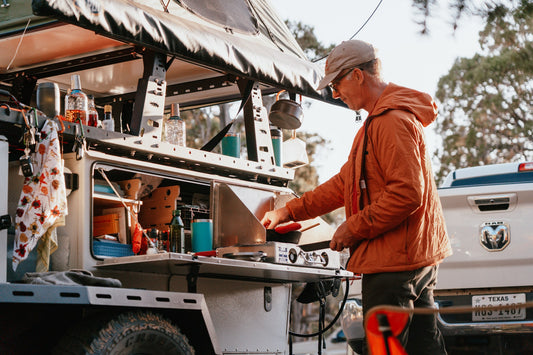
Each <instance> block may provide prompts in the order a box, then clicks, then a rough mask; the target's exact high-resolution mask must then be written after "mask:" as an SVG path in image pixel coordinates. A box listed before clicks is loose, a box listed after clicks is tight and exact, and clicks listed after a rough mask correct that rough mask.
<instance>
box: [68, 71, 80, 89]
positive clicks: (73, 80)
mask: <svg viewBox="0 0 533 355" xmlns="http://www.w3.org/2000/svg"><path fill="white" fill-rule="evenodd" d="M70 87H71V88H72V90H81V79H80V76H79V75H78V74H73V75H71V77H70Z"/></svg>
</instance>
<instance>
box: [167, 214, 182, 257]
mask: <svg viewBox="0 0 533 355" xmlns="http://www.w3.org/2000/svg"><path fill="white" fill-rule="evenodd" d="M169 240H170V252H171V253H185V225H184V224H183V220H182V219H181V210H179V209H178V210H174V211H172V220H171V221H170V230H169Z"/></svg>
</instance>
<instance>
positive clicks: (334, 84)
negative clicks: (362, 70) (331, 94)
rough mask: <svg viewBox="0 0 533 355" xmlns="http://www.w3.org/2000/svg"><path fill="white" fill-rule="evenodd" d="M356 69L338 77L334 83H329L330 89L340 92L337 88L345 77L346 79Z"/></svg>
mask: <svg viewBox="0 0 533 355" xmlns="http://www.w3.org/2000/svg"><path fill="white" fill-rule="evenodd" d="M354 69H355V68H351V69H348V71H347V72H346V73H344V74H341V75H339V76H338V77H336V78H335V79H333V81H332V82H331V83H329V87H330V88H331V90H333V91H338V90H337V86H338V85H339V84H340V82H341V80H342V79H344V77H346V76H347V75H348V74H350V73H351V72H352V71H353V70H354Z"/></svg>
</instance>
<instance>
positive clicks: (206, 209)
mask: <svg viewBox="0 0 533 355" xmlns="http://www.w3.org/2000/svg"><path fill="white" fill-rule="evenodd" d="M0 48H1V50H0V90H1V91H0V191H1V194H0V216H1V231H0V261H1V262H0V334H1V335H0V353H2V354H30V353H32V354H36V353H39V354H47V353H55V354H65V353H85V354H133V353H143V354H193V353H195V354H201V355H204V354H289V353H290V352H291V346H290V336H289V333H290V329H289V328H290V327H289V322H290V305H291V289H292V288H291V286H292V285H293V284H294V283H308V284H313V283H322V282H327V283H328V285H336V286H331V291H332V292H335V287H337V289H338V285H339V284H340V280H342V279H345V278H349V277H352V276H353V275H352V274H351V273H350V272H347V271H346V270H344V268H343V265H342V262H341V255H340V254H339V253H337V252H333V251H331V250H330V249H329V248H327V247H324V246H322V247H321V248H319V249H316V248H313V245H316V244H317V243H319V242H323V241H327V240H329V239H330V238H331V236H332V228H331V227H330V226H329V225H328V224H327V223H325V222H324V221H323V220H322V219H321V218H316V219H314V220H311V221H305V222H302V224H301V225H302V226H301V227H302V229H305V227H311V226H314V227H313V228H311V229H308V230H306V231H302V232H299V231H297V232H298V233H299V240H296V241H295V242H292V243H289V242H285V241H284V239H283V237H282V238H281V240H282V241H281V242H280V241H279V240H278V241H272V239H269V233H267V232H269V231H267V230H265V228H264V227H263V226H262V225H261V223H260V219H261V217H262V215H263V214H264V213H265V212H266V211H268V210H271V209H273V208H275V207H277V206H280V205H281V204H283V203H284V202H286V201H287V200H288V199H291V198H294V197H295V194H294V192H293V191H291V190H290V189H289V188H288V183H289V182H290V181H291V180H292V179H293V178H294V166H297V165H299V164H298V162H297V161H296V162H294V161H286V162H283V161H281V159H279V158H277V153H278V152H277V151H276V145H275V144H273V142H272V138H273V137H272V135H271V132H270V130H271V129H272V128H275V129H290V130H294V129H296V128H298V127H299V124H300V121H299V119H300V118H301V112H299V111H298V110H297V109H298V108H300V109H301V107H298V105H297V104H296V102H297V101H296V100H295V99H296V96H297V95H302V96H306V97H311V98H314V99H318V100H322V101H325V102H329V103H332V104H338V103H337V102H336V101H337V100H334V99H332V97H331V92H330V91H329V89H326V90H323V91H320V92H318V91H316V90H315V89H314V88H315V87H316V86H317V84H318V81H319V80H320V78H321V76H322V74H321V72H322V71H321V70H320V69H319V68H318V67H317V66H316V65H315V64H313V63H311V62H309V61H308V60H307V59H306V58H305V55H304V54H303V52H302V50H301V48H300V47H299V46H298V45H297V43H296V41H295V40H294V38H293V37H292V36H291V34H290V31H289V30H288V29H287V27H286V26H285V24H284V23H283V21H282V20H281V19H280V18H279V17H278V16H277V15H276V14H275V13H274V12H273V10H272V8H271V7H270V5H269V3H268V2H267V1H265V0H240V1H239V0H238V1H231V2H228V1H223V0H222V1H213V0H209V1H197V0H196V1H192V0H171V1H159V0H143V1H141V0H53V1H52V0H34V1H29V0H4V1H3V6H2V7H1V8H0ZM72 83H73V84H74V85H73V84H72ZM80 83H81V87H80V86H79V85H80ZM80 89H81V91H82V92H83V93H84V94H86V95H87V96H89V95H90V96H92V98H93V100H94V103H95V106H96V111H97V113H98V115H99V116H100V118H102V117H103V116H104V115H105V112H104V109H105V111H109V109H111V112H112V117H113V118H114V122H113V121H110V120H109V121H107V122H106V125H105V126H104V128H107V129H104V128H102V127H100V124H99V123H98V122H95V121H91V116H90V112H89V111H88V109H89V107H87V108H85V107H86V106H83V100H84V99H83V100H82V99H80V100H81V101H76V100H78V99H74V98H73V97H74V96H75V95H77V94H78V93H79V91H80ZM283 90H284V91H285V94H284V95H287V96H288V97H289V99H286V100H285V99H280V100H278V102H280V101H282V100H284V101H285V104H286V105H281V104H279V105H278V106H277V110H276V111H275V112H272V111H274V110H271V112H268V111H267V109H266V107H265V105H264V103H263V97H264V96H265V95H270V94H276V93H279V92H280V91H283ZM65 96H67V99H65ZM71 98H72V100H74V101H70V99H71ZM79 102H82V104H81V105H82V106H79V107H78V106H76V105H77V104H78V103H79ZM229 102H236V103H239V102H241V108H242V110H241V112H242V115H243V121H244V128H245V148H243V149H242V153H240V154H237V156H232V155H228V154H221V153H217V152H214V151H213V149H214V147H216V146H217V145H219V144H220V141H221V140H223V139H224V138H223V137H224V136H225V135H226V133H227V132H228V130H229V129H230V127H231V125H232V124H233V123H234V120H228V121H227V122H225V123H223V124H221V127H220V131H219V132H220V133H218V134H216V135H213V137H210V138H211V139H210V140H209V141H208V142H207V143H206V144H205V145H204V146H203V147H202V148H201V149H194V148H190V147H187V146H186V145H185V146H184V145H176V144H171V143H169V142H168V137H165V134H164V132H165V127H166V126H165V124H168V123H167V116H168V114H169V112H170V111H171V106H173V105H174V107H176V106H175V105H176V104H179V108H180V109H181V112H182V113H184V112H186V111H188V110H192V109H196V108H202V107H218V105H221V104H224V103H229ZM74 103H75V104H74ZM174 113H175V112H174ZM106 118H109V117H106ZM233 118H235V117H233ZM110 122H111V123H110ZM187 124H188V125H190V126H189V127H194V126H195V125H196V124H197V123H195V122H188V123H187ZM191 132H192V130H191ZM174 210H179V211H181V212H180V213H181V218H182V224H179V223H178V226H177V227H170V226H169V223H170V221H171V219H172V215H173V211H174ZM202 222H204V223H206V225H207V228H206V229H203V230H201V231H200V232H197V231H198V230H200V223H202ZM204 226H205V225H204ZM172 228H175V229H172ZM196 228H198V229H196ZM169 229H171V230H172V232H168V230H169ZM175 231H179V232H180V233H179V234H176V235H177V236H178V238H177V239H176V238H175V234H174V232H175ZM181 232H182V233H181ZM274 239H275V238H274ZM197 241H202V243H205V242H206V241H207V243H208V245H209V247H208V248H207V249H205V244H197ZM199 245H203V247H204V249H199V248H200V246H199Z"/></svg>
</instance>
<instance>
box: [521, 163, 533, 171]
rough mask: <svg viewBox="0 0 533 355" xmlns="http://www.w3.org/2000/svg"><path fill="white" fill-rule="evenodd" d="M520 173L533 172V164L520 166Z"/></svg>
mask: <svg viewBox="0 0 533 355" xmlns="http://www.w3.org/2000/svg"><path fill="white" fill-rule="evenodd" d="M518 171H533V162H527V163H522V164H520V165H518Z"/></svg>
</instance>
